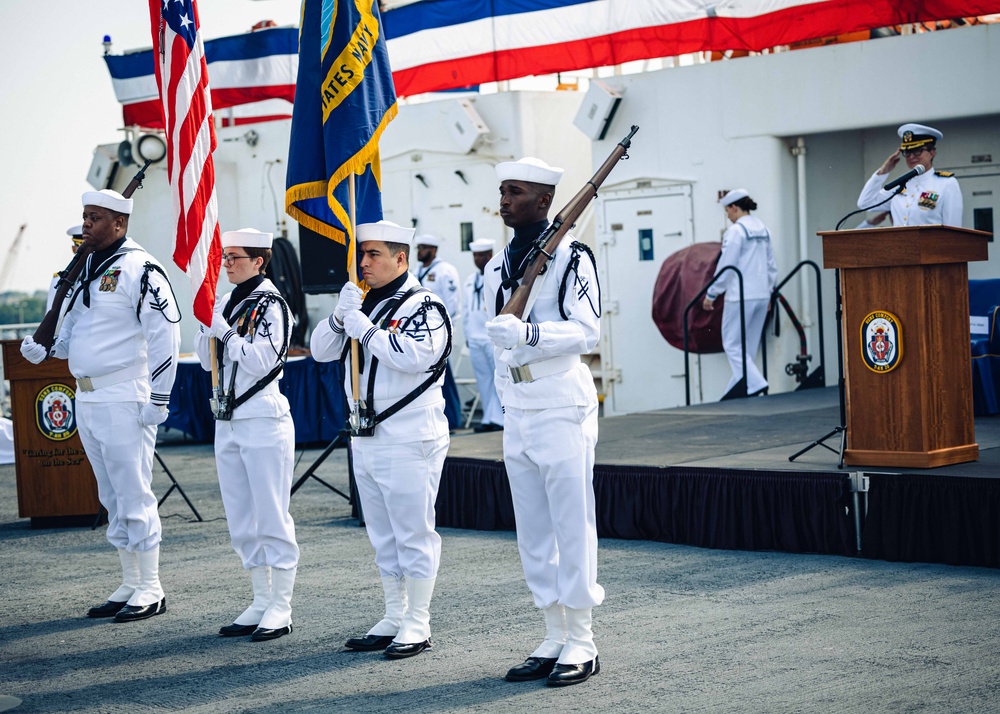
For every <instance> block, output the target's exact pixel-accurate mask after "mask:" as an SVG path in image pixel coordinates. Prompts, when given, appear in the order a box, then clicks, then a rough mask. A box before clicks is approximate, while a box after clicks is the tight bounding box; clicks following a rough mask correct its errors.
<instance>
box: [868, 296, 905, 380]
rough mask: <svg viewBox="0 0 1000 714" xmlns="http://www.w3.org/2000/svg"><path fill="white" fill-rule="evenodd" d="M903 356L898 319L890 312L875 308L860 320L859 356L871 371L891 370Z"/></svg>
mask: <svg viewBox="0 0 1000 714" xmlns="http://www.w3.org/2000/svg"><path fill="white" fill-rule="evenodd" d="M902 356H903V342H902V332H901V330H900V328H899V319H898V318H897V317H896V316H895V315H893V314H892V313H891V312H886V311H884V310H876V311H874V312H870V313H868V315H867V316H866V317H865V319H864V320H863V321H862V322H861V357H862V359H863V360H864V362H865V366H866V367H867V368H868V369H870V370H871V371H872V372H879V373H883V372H891V371H892V370H894V369H895V368H896V367H897V366H898V365H899V360H900V358H901V357H902Z"/></svg>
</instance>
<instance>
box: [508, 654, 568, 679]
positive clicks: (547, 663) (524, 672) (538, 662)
mask: <svg viewBox="0 0 1000 714" xmlns="http://www.w3.org/2000/svg"><path fill="white" fill-rule="evenodd" d="M556 661H557V660H556V658H555V657H528V659H526V660H524V661H523V662H521V664H519V665H517V666H516V667H511V668H510V669H508V670H507V676H505V677H504V679H506V680H507V681H508V682H530V681H531V680H533V679H545V678H546V677H548V676H549V672H551V671H552V668H553V667H555V666H556Z"/></svg>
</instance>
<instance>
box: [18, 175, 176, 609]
mask: <svg viewBox="0 0 1000 714" xmlns="http://www.w3.org/2000/svg"><path fill="white" fill-rule="evenodd" d="M131 213H132V199H131V198H124V197H123V196H122V195H121V194H120V193H118V192H116V191H112V190H110V189H104V190H103V191H88V192H86V193H84V194H83V244H84V246H87V247H88V248H90V249H92V250H93V253H92V254H91V255H89V256H87V258H86V264H85V267H84V269H83V272H82V273H81V276H80V282H79V283H78V284H77V286H76V290H75V292H74V293H73V299H72V301H71V302H70V304H69V307H68V308H67V310H66V316H65V317H64V318H63V323H62V328H61V329H60V331H59V336H58V338H57V339H56V342H55V344H54V345H53V346H52V351H51V355H49V354H46V350H45V347H44V346H42V345H40V344H38V343H36V342H35V341H34V340H33V339H32V337H31V336H30V335H29V336H28V337H25V338H24V341H23V342H22V344H21V354H22V355H24V358H25V359H27V360H28V361H29V362H32V363H33V364H39V363H40V362H42V361H43V360H44V359H45V358H46V357H48V356H52V357H56V358H58V359H68V360H69V371H70V372H71V373H72V374H73V376H74V377H76V382H77V392H76V409H77V423H78V425H79V430H80V440H81V441H82V442H83V448H84V451H86V453H87V459H88V460H89V461H90V465H91V467H92V468H93V469H94V476H95V477H96V479H97V495H98V498H99V499H100V501H101V505H103V506H104V508H105V509H106V510H107V512H108V531H107V538H108V541H110V543H111V544H112V545H113V546H115V547H116V548H117V549H118V556H119V559H120V560H121V565H122V574H123V577H122V585H121V586H120V587H119V588H118V589H117V590H115V591H114V592H113V593H112V594H111V595H110V596H109V597H108V599H107V602H105V603H104V604H103V605H99V606H97V607H93V608H91V609H90V611H89V612H88V613H87V614H88V616H90V617H113V618H115V620H116V621H117V622H128V621H131V620H142V619H145V618H147V617H152V616H153V615H159V614H161V613H163V612H166V609H167V599H166V597H165V596H164V594H163V588H162V587H161V586H160V578H159V562H160V535H161V530H160V517H159V514H158V513H157V510H156V496H155V495H154V494H153V489H152V480H153V475H152V466H153V452H154V448H155V446H156V428H157V426H158V425H159V424H162V423H163V422H164V421H166V419H167V402H168V401H169V400H170V390H171V388H172V387H173V383H174V375H175V373H176V371H177V353H178V349H179V347H180V329H179V328H178V323H179V322H180V313H179V312H178V310H177V304H176V300H175V299H174V296H173V291H172V289H171V287H170V282H169V280H168V279H167V275H166V273H165V272H164V270H163V267H162V266H161V265H160V264H159V263H158V262H157V260H156V259H155V258H154V257H153V256H151V255H150V254H149V253H147V252H146V251H145V250H144V249H143V247H142V246H141V245H139V244H138V243H136V242H135V241H134V240H133V239H131V238H129V237H128V236H127V235H126V233H127V231H128V221H129V216H130V215H131Z"/></svg>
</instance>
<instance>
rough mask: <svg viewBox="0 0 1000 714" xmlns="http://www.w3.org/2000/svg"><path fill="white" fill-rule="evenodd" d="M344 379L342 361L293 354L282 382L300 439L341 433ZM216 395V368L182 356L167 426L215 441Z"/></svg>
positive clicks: (313, 440) (321, 439) (329, 438)
mask: <svg viewBox="0 0 1000 714" xmlns="http://www.w3.org/2000/svg"><path fill="white" fill-rule="evenodd" d="M343 381H344V372H343V367H342V365H341V364H340V362H317V361H316V360H314V359H313V358H312V357H293V358H291V359H289V360H288V363H287V364H286V365H285V371H284V376H283V377H282V378H281V382H280V387H281V393H282V394H284V395H285V396H286V397H287V398H288V403H289V405H290V406H291V409H292V420H293V421H294V422H295V443H297V444H313V443H328V442H330V441H333V440H334V439H335V438H336V436H337V433H338V432H339V431H340V430H341V429H342V428H343V426H344V421H345V419H346V413H347V412H346V408H347V406H346V404H345V402H344V389H343ZM211 396H212V375H211V373H210V372H206V371H205V370H204V369H202V368H201V365H200V364H199V363H198V362H197V360H195V361H193V362H192V361H190V360H183V361H181V362H180V364H178V365H177V378H176V379H175V380H174V388H173V391H172V392H171V393H170V416H169V417H168V418H167V421H166V422H165V423H164V424H163V426H164V427H166V428H168V429H177V430H179V431H182V432H184V433H185V434H187V435H188V436H190V437H191V439H193V440H194V441H199V442H211V441H214V440H215V419H214V418H213V417H212V410H211V408H210V407H209V400H210V399H211Z"/></svg>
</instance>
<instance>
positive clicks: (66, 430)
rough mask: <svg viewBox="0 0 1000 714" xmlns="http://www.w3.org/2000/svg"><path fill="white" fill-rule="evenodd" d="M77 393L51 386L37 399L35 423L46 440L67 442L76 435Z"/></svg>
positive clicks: (40, 393)
mask: <svg viewBox="0 0 1000 714" xmlns="http://www.w3.org/2000/svg"><path fill="white" fill-rule="evenodd" d="M75 400H76V392H74V391H73V390H72V389H70V388H69V387H67V386H66V385H65V384H49V385H47V386H45V387H44V388H43V389H42V390H41V391H40V392H38V396H37V397H35V423H36V424H37V425H38V431H40V432H42V435H43V436H44V437H45V438H46V439H51V440H52V441H66V440H67V439H70V438H72V437H73V435H74V434H76V401H75Z"/></svg>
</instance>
